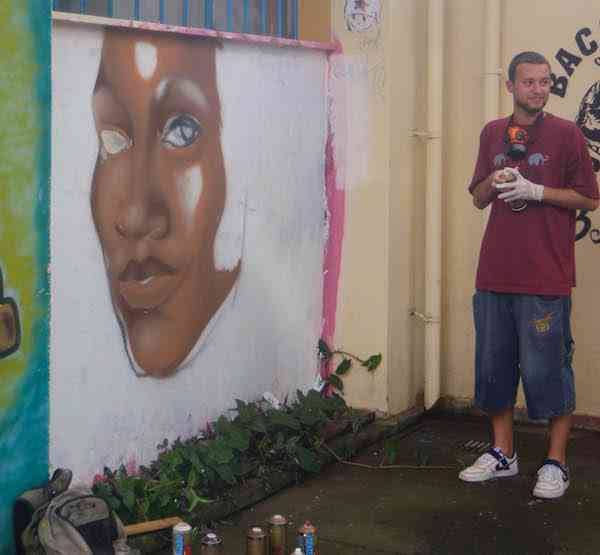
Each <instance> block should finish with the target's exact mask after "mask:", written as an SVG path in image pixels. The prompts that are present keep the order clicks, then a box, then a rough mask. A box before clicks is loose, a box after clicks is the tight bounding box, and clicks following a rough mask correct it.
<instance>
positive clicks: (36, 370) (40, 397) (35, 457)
mask: <svg viewBox="0 0 600 555" xmlns="http://www.w3.org/2000/svg"><path fill="white" fill-rule="evenodd" d="M3 1H5V0H3ZM13 1H14V2H19V3H20V2H23V3H24V5H25V6H26V7H25V9H26V10H27V21H28V25H29V30H30V33H31V44H32V54H33V55H34V56H35V58H36V62H37V75H36V79H35V91H34V93H35V99H36V106H35V107H34V108H33V109H36V112H37V119H38V125H39V130H40V133H39V136H38V139H37V144H36V145H32V146H33V148H34V157H33V160H34V162H33V163H34V164H35V168H36V183H35V190H36V193H37V194H36V195H35V205H34V206H33V209H32V225H33V226H34V229H35V232H34V233H35V238H36V245H35V253H34V257H35V268H36V271H37V276H36V279H35V295H34V301H35V303H36V307H35V308H36V309H35V312H36V318H35V321H34V322H33V323H32V326H31V334H32V341H31V345H32V347H31V352H30V353H28V357H27V359H26V360H25V361H24V364H25V369H24V372H23V377H22V379H21V380H20V382H19V383H18V384H17V386H16V391H15V403H14V404H13V405H12V406H11V407H10V408H9V409H8V410H7V411H6V412H5V413H4V414H2V415H0V416H1V418H0V452H3V454H4V455H5V456H4V457H3V459H2V461H0V466H2V465H7V466H6V467H5V468H8V469H9V470H10V476H6V475H3V474H4V473H3V472H0V498H1V499H0V530H1V531H2V532H1V533H0V553H2V554H3V555H6V554H11V553H14V549H15V546H14V542H13V537H12V503H13V501H14V499H15V498H16V497H17V496H18V495H19V494H21V493H22V492H23V491H25V490H27V489H30V488H32V487H35V486H39V485H41V484H44V483H45V482H46V481H47V479H48V468H49V460H48V459H49V400H48V399H49V370H48V367H49V355H48V353H49V337H50V334H49V318H50V288H49V279H48V271H47V270H48V264H49V259H50V255H49V248H50V241H49V214H50V156H51V154H50V110H51V80H50V60H51V53H50V48H51V40H50V33H51V21H52V19H51V13H50V10H51V7H52V4H51V3H50V2H40V1H39V0H13ZM11 434H12V435H11ZM7 453H8V454H9V456H8V459H7V457H6V454H7ZM7 501H8V503H9V504H10V505H9V506H6V505H5V503H6V502H7ZM5 526H8V527H9V528H8V530H5V529H4V527H5ZM5 532H8V533H5Z"/></svg>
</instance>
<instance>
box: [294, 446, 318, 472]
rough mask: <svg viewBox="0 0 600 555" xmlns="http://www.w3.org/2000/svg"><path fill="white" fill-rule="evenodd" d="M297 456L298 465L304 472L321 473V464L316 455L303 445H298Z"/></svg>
mask: <svg viewBox="0 0 600 555" xmlns="http://www.w3.org/2000/svg"><path fill="white" fill-rule="evenodd" d="M296 456H297V459H298V464H299V465H300V468H302V470H305V471H306V472H313V473H316V472H319V470H321V463H320V462H319V459H318V457H317V455H315V453H313V452H312V451H311V450H309V449H307V448H306V447H303V446H302V445H296Z"/></svg>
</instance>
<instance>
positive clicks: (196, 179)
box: [178, 165, 203, 218]
mask: <svg viewBox="0 0 600 555" xmlns="http://www.w3.org/2000/svg"><path fill="white" fill-rule="evenodd" d="M178 186H179V190H180V193H181V198H182V199H183V204H184V206H185V209H186V211H187V215H188V217H189V218H193V217H194V213H195V212H196V206H197V205H198V200H199V199H200V195H201V194H202V186H203V181H202V169H201V168H200V166H199V165H196V166H192V167H191V168H188V169H187V170H185V173H184V174H183V175H182V176H181V177H180V178H179V181H178Z"/></svg>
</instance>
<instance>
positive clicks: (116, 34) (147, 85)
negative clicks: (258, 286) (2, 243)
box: [91, 29, 241, 378]
mask: <svg viewBox="0 0 600 555" xmlns="http://www.w3.org/2000/svg"><path fill="white" fill-rule="evenodd" d="M217 48H218V43H217V42H215V41H210V40H202V41H182V40H181V39H179V38H178V37H174V36H173V35H159V34H151V33H148V34H142V35H139V34H131V33H127V32H124V31H121V30H116V29H115V30H107V31H106V33H105V37H104V43H103V48H102V57H101V62H100V68H99V71H98V77H97V81H96V86H95V89H94V93H93V111H94V120H95V123H96V130H97V133H98V141H99V152H98V158H97V162H96V167H95V170H94V175H93V182H92V192H91V204H92V215H93V219H94V223H95V227H96V230H97V233H98V237H99V240H100V243H101V246H102V250H103V254H104V260H105V266H106V272H107V276H108V281H109V286H110V293H111V297H112V302H113V307H114V310H115V313H116V316H117V318H118V321H119V323H120V326H121V329H122V333H123V337H124V341H125V346H126V349H127V352H128V355H129V360H130V363H131V365H132V367H133V369H134V371H135V372H136V374H137V375H140V376H142V375H149V376H152V377H156V378H162V377H166V376H170V375H172V374H173V373H175V372H176V371H177V370H178V369H179V368H181V367H182V366H185V365H186V364H187V363H188V362H190V361H191V359H192V358H193V357H194V356H195V355H196V354H197V352H198V351H199V350H200V349H201V348H202V346H203V343H205V341H206V339H207V337H208V335H209V333H210V330H211V328H212V326H214V323H215V320H216V319H217V317H218V315H219V311H220V309H221V308H222V306H223V304H224V303H226V302H227V299H228V298H229V297H230V296H232V295H233V294H234V290H235V287H234V286H235V283H236V280H237V278H238V275H239V272H240V265H241V261H240V256H241V254H240V250H239V249H237V250H236V248H235V246H233V247H232V245H231V244H226V243H227V242H226V241H225V242H224V241H217V238H218V234H219V232H220V231H219V227H220V222H221V219H222V215H223V211H224V208H225V199H226V195H227V176H226V172H225V165H224V161H223V152H222V148H221V105H220V98H219V91H218V87H217V80H216V68H215V50H216V49H217ZM221 231H222V230H221ZM224 233H226V232H224Z"/></svg>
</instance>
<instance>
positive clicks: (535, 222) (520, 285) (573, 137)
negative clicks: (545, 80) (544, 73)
mask: <svg viewBox="0 0 600 555" xmlns="http://www.w3.org/2000/svg"><path fill="white" fill-rule="evenodd" d="M508 123H509V118H503V119H499V120H495V121H492V122H490V123H488V124H487V125H486V126H485V127H484V128H483V131H482V132H481V138H480V144H479V155H478V157H477V165H476V166H475V174H474V175H473V179H472V180H471V184H470V185H469V191H471V192H472V191H473V189H474V188H475V187H476V186H477V184H478V183H480V182H481V181H483V180H484V179H485V178H486V177H488V176H489V175H490V174H491V173H492V172H493V171H495V170H498V169H501V168H504V167H507V166H511V167H516V166H517V165H518V167H519V171H520V172H521V174H522V175H523V176H524V177H526V178H527V179H529V180H530V181H532V182H533V183H537V184H540V185H544V186H545V187H556V188H571V189H573V190H575V191H577V192H578V193H580V194H582V195H584V196H586V197H589V198H598V196H599V195H598V182H597V181H596V176H595V175H594V171H593V169H592V162H591V160H590V156H589V153H588V150H587V145H586V143H585V139H584V137H583V135H582V133H581V131H580V130H579V128H578V127H577V126H576V125H575V124H574V123H572V122H570V121H568V120H565V119H562V118H559V117H557V116H553V115H552V114H548V113H545V114H544V117H543V119H542V120H540V121H538V122H537V124H536V125H534V126H530V128H529V129H528V131H529V135H530V137H531V140H532V142H530V144H529V145H528V148H527V154H526V156H525V158H524V159H523V160H521V161H520V162H514V161H512V160H511V159H509V158H508V157H507V156H506V149H507V144H506V142H505V136H506V128H507V126H508ZM575 218H576V211H575V210H570V209H567V208H559V207H557V206H552V205H550V204H545V203H543V202H542V203H538V202H535V201H528V206H527V208H526V209H525V210H523V211H521V212H513V211H512V210H511V208H510V206H509V205H508V204H507V203H505V202H504V201H503V200H501V199H499V198H497V197H496V198H495V199H494V200H493V201H492V206H491V212H490V216H489V220H488V224H487V227H486V230H485V235H484V237H483V241H482V244H481V252H480V254H479V267H478V269H477V278H476V282H475V286H476V288H477V289H482V290H487V291H497V292H500V293H527V294H534V295H569V294H570V293H571V288H572V287H574V286H575Z"/></svg>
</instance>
